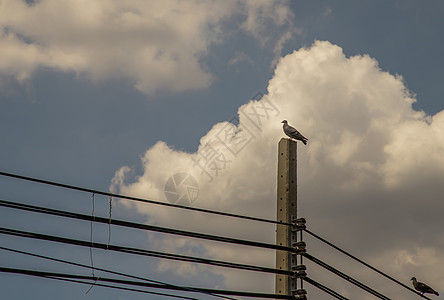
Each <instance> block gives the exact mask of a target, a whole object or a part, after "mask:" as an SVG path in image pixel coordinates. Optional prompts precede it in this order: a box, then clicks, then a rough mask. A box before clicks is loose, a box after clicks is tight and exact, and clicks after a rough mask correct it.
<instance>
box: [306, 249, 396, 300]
mask: <svg viewBox="0 0 444 300" xmlns="http://www.w3.org/2000/svg"><path fill="white" fill-rule="evenodd" d="M302 255H303V256H304V257H305V258H307V259H309V260H311V261H312V262H314V263H316V264H318V265H319V266H321V267H323V268H325V269H327V270H329V271H330V272H332V273H334V274H335V275H338V276H339V277H341V278H343V279H345V280H347V281H348V282H350V283H352V284H354V285H356V286H357V287H359V288H361V289H363V290H364V291H366V292H368V293H370V294H372V295H374V296H376V297H377V298H379V299H383V300H390V298H388V297H386V296H384V295H383V294H381V293H379V292H378V291H376V290H374V289H372V288H370V287H368V286H367V285H365V284H363V283H362V282H359V281H358V280H356V279H354V278H353V277H351V276H349V275H347V274H345V273H343V272H341V271H339V270H338V269H335V268H334V267H332V266H330V265H328V264H327V263H325V262H323V261H321V260H320V259H318V258H316V257H314V256H313V255H311V254H308V253H304V254H302Z"/></svg>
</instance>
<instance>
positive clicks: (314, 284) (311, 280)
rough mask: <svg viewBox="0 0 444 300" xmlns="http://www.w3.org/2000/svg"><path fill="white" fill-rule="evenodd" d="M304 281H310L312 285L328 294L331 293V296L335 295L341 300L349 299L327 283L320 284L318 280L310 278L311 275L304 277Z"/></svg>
mask: <svg viewBox="0 0 444 300" xmlns="http://www.w3.org/2000/svg"><path fill="white" fill-rule="evenodd" d="M303 280H304V281H306V282H308V283H310V284H311V285H313V286H314V287H316V288H318V289H320V290H322V291H324V292H326V293H327V294H329V295H330V296H333V297H334V298H336V299H340V300H349V299H348V298H345V297H344V296H342V295H341V294H339V293H337V292H335V291H334V290H332V289H330V288H328V287H326V286H325V285H322V284H320V283H319V282H317V281H314V280H313V279H311V278H309V277H304V278H303Z"/></svg>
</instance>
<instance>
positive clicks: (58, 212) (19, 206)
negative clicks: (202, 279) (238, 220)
mask: <svg viewBox="0 0 444 300" xmlns="http://www.w3.org/2000/svg"><path fill="white" fill-rule="evenodd" d="M0 206H4V207H9V208H13V209H19V210H26V211H32V212H37V213H44V214H49V215H55V216H61V217H66V218H72V219H78V220H84V221H90V222H97V223H103V224H108V223H111V224H112V225H117V226H123V227H129V228H136V229H142V230H148V231H154V232H161V233H166V234H175V235H180V236H186V237H192V238H199V239H205V240H211V241H218V242H225V243H231V244H237V245H244V246H251V247H258V248H265V249H275V250H284V251H294V249H293V248H291V247H285V246H281V245H275V244H268V243H262V242H256V241H248V240H242V239H235V238H229V237H223V236H218V235H211V234H204V233H197V232H192V231H185V230H179V229H172V228H167V227H161V226H154V225H147V224H140V223H134V222H128V221H122V220H116V219H111V220H110V219H108V218H102V217H97V216H90V215H85V214H79V213H74V212H69V211H64V210H57V209H52V208H46V207H41V206H34V205H29V204H22V203H17V202H11V201H6V200H0Z"/></svg>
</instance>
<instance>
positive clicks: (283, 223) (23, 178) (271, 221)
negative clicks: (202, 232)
mask: <svg viewBox="0 0 444 300" xmlns="http://www.w3.org/2000/svg"><path fill="white" fill-rule="evenodd" d="M0 175H1V176H7V177H11V178H16V179H21V180H26V181H32V182H37V183H41V184H46V185H52V186H57V187H61V188H66V189H71V190H77V191H81V192H87V193H95V194H98V195H103V196H109V197H115V198H121V199H126V200H131V201H138V202H144V203H149V204H155V205H162V206H168V207H174V208H180V209H185V210H192V211H197V212H203V213H208V214H215V215H220V216H225V217H232V218H238V219H244V220H250V221H258V222H264V223H271V224H281V225H288V226H293V224H291V223H285V222H279V221H275V220H269V219H263V218H257V217H250V216H245V215H239V214H233V213H227V212H221V211H216V210H210V209H204V208H197V207H192V206H185V205H179V204H172V203H167V202H161V201H156V200H150V199H142V198H137V197H130V196H125V195H119V194H115V193H109V192H103V191H98V190H93V189H89V188H84V187H79V186H74V185H68V184H63V183H58V182H54V181H49V180H43V179H38V178H33V177H27V176H22V175H17V174H12V173H7V172H2V171H0Z"/></svg>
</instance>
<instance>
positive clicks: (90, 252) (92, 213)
mask: <svg viewBox="0 0 444 300" xmlns="http://www.w3.org/2000/svg"><path fill="white" fill-rule="evenodd" d="M94 195H95V194H94V193H92V211H91V217H92V218H93V219H94V218H95V217H94V202H95V201H94ZM90 224H91V232H90V242H91V247H89V258H90V261H91V275H92V276H93V277H95V274H94V260H93V250H92V246H93V220H91V223H90ZM88 292H89V290H88Z"/></svg>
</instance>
